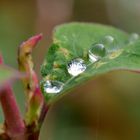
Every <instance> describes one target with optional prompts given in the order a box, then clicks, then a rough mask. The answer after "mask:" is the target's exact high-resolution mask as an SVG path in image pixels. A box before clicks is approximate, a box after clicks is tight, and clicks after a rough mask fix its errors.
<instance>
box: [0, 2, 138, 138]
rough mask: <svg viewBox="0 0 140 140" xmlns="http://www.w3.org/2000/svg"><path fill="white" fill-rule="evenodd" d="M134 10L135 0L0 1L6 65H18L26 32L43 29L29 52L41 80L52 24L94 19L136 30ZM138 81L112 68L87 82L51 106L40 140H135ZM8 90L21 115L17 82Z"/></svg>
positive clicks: (21, 97)
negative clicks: (34, 46) (11, 93)
mask: <svg viewBox="0 0 140 140" xmlns="http://www.w3.org/2000/svg"><path fill="white" fill-rule="evenodd" d="M139 13H140V0H133V1H132V0H28V1H27V0H26V1H25V0H24V1H23V0H12V1H11V0H0V52H1V53H2V54H3V56H4V60H5V63H6V64H8V65H10V66H12V67H14V68H17V47H18V46H19V45H20V43H21V42H22V41H24V40H26V39H28V38H29V37H30V36H32V35H34V34H37V33H40V32H41V33H43V34H44V37H43V40H42V41H41V42H40V44H39V45H38V47H37V48H36V49H35V50H34V52H33V58H34V62H35V69H36V71H37V73H38V76H39V77H40V78H41V76H40V72H39V69H40V65H41V63H42V61H43V58H44V55H45V53H46V51H47V48H48V46H49V44H50V43H51V36H52V30H53V28H54V26H56V25H59V24H61V23H66V22H70V21H82V22H83V21H85V22H98V23H103V24H108V25H113V26H115V27H118V28H120V29H122V30H124V31H127V32H130V33H131V32H137V33H140V28H139V25H140V14H139ZM139 83H140V75H138V74H133V73H128V72H114V73H110V74H107V75H105V76H102V77H100V78H97V79H96V80H95V81H94V82H93V83H92V84H89V85H88V84H86V85H85V87H81V89H78V91H77V90H76V91H75V93H74V94H72V95H71V96H70V97H69V96H68V97H64V99H62V100H61V101H59V102H57V103H56V104H55V105H54V106H53V107H52V109H51V110H50V111H49V114H48V117H47V118H46V120H45V124H44V126H43V127H42V133H41V140H43V139H44V140H46V139H47V137H48V139H49V140H56V139H57V140H65V139H67V140H93V139H96V140H97V139H98V140H118V139H120V140H121V139H122V140H125V139H130V140H132V139H133V140H134V139H136V140H139V139H140V132H139V131H140V109H139V108H140V87H139ZM90 85H93V86H91V87H92V88H91V87H90ZM13 88H14V91H15V94H16V98H17V101H18V104H19V105H20V108H21V111H22V113H23V115H24V112H25V102H24V101H25V97H24V93H23V87H22V84H21V83H20V82H16V83H15V84H14V87H13ZM83 89H84V90H83ZM78 93H79V94H78ZM85 93H86V94H85ZM77 98H78V100H77ZM0 121H1V122H2V121H3V117H2V112H1V111H0ZM46 123H47V125H46ZM46 132H47V133H46Z"/></svg>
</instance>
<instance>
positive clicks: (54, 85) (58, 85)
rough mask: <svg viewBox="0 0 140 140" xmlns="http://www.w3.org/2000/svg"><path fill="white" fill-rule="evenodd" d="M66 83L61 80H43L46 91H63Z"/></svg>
mask: <svg viewBox="0 0 140 140" xmlns="http://www.w3.org/2000/svg"><path fill="white" fill-rule="evenodd" d="M63 86H64V84H63V83H62V82H60V81H51V80H47V81H44V82H43V91H44V92H45V93H59V92H60V91H62V89H63Z"/></svg>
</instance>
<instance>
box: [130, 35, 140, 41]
mask: <svg viewBox="0 0 140 140" xmlns="http://www.w3.org/2000/svg"><path fill="white" fill-rule="evenodd" d="M139 38H140V36H139V34H137V33H132V34H131V35H130V37H129V42H130V43H133V42H134V41H136V40H138V39H139Z"/></svg>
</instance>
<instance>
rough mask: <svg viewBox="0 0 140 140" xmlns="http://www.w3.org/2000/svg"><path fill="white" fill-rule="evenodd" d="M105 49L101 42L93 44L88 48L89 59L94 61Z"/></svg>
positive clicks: (100, 56) (98, 58)
mask: <svg viewBox="0 0 140 140" xmlns="http://www.w3.org/2000/svg"><path fill="white" fill-rule="evenodd" d="M105 54H106V49H105V46H104V45H103V44H93V45H92V46H91V48H90V49H89V60H90V61H91V62H92V63H94V62H96V61H98V60H100V59H101V58H102V57H104V56H105Z"/></svg>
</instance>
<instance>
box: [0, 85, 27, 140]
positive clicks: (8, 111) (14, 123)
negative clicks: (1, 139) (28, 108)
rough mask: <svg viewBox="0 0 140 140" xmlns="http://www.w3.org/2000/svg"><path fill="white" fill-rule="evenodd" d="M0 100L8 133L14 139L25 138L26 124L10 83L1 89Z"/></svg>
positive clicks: (22, 139) (20, 139)
mask: <svg viewBox="0 0 140 140" xmlns="http://www.w3.org/2000/svg"><path fill="white" fill-rule="evenodd" d="M1 92H2V93H1V96H0V102H1V105H2V110H3V112H4V117H5V125H6V130H5V131H6V133H7V134H8V136H9V137H10V138H11V139H12V140H17V139H18V140H25V125H24V122H23V120H22V117H21V114H20V111H19V108H18V106H17V103H16V100H15V97H14V95H13V92H12V89H11V87H10V85H8V84H7V85H6V87H5V89H3V90H2V91H1Z"/></svg>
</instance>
